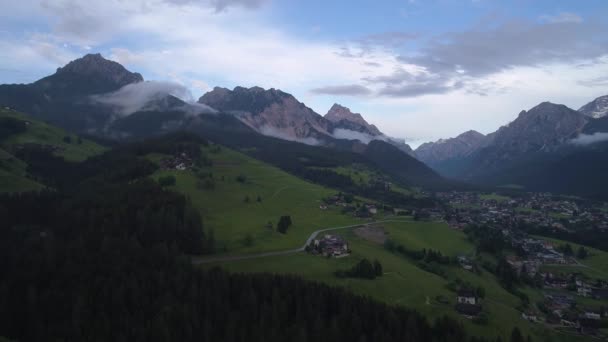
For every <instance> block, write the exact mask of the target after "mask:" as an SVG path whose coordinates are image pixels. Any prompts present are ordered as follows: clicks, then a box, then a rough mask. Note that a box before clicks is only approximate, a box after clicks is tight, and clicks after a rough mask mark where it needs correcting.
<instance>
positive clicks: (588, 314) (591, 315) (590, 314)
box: [582, 309, 602, 320]
mask: <svg viewBox="0 0 608 342" xmlns="http://www.w3.org/2000/svg"><path fill="white" fill-rule="evenodd" d="M582 316H583V317H584V318H588V319H597V320H599V319H601V318H602V315H601V314H600V313H599V312H597V311H595V310H593V309H585V312H583V315H582Z"/></svg>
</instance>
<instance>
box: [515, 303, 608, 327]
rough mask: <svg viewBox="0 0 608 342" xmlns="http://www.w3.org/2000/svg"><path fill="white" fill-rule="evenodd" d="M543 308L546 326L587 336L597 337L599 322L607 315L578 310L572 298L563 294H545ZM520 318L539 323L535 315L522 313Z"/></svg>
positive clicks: (591, 309) (593, 311)
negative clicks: (569, 329)
mask: <svg viewBox="0 0 608 342" xmlns="http://www.w3.org/2000/svg"><path fill="white" fill-rule="evenodd" d="M543 306H544V307H543V309H544V311H545V314H546V317H545V318H544V321H545V322H546V323H547V324H552V325H560V326H564V327H569V328H575V329H576V330H578V331H579V332H581V333H584V334H588V335H598V333H599V331H598V329H599V328H600V326H601V320H602V319H603V318H606V315H607V312H606V311H605V309H602V310H599V309H593V308H588V307H584V308H578V307H577V306H576V300H575V299H574V297H572V296H570V295H567V294H563V293H550V294H545V296H544V302H543ZM522 317H523V318H524V319H528V320H530V321H533V322H539V321H541V318H540V316H538V315H536V314H534V315H530V314H528V313H522Z"/></svg>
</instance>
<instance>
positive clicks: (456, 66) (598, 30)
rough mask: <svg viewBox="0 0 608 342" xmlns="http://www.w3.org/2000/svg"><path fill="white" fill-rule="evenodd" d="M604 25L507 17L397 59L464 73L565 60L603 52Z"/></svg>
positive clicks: (607, 48)
mask: <svg viewBox="0 0 608 342" xmlns="http://www.w3.org/2000/svg"><path fill="white" fill-rule="evenodd" d="M606 29H607V25H606V24H605V23H600V22H579V21H552V22H545V23H533V22H525V21H511V22H507V23H503V24H500V25H497V26H493V27H488V26H483V27H478V28H476V29H473V30H469V31H465V32H459V33H449V34H445V35H443V36H441V37H438V38H437V39H435V40H434V41H432V42H430V44H429V45H427V46H426V47H424V48H422V51H421V54H419V55H417V56H413V57H412V56H401V57H399V59H400V60H401V61H402V62H404V63H413V64H416V65H419V66H423V67H425V68H426V69H427V70H428V71H429V72H431V73H441V74H445V73H451V72H456V71H460V73H461V74H462V75H463V76H473V77H477V76H485V75H488V74H492V73H495V72H500V71H503V70H506V69H509V68H512V67H516V66H538V65H541V64H548V63H551V62H565V63H568V62H576V61H578V60H581V59H593V58H597V57H600V56H603V55H606V54H608V36H607V35H606V34H605V32H606Z"/></svg>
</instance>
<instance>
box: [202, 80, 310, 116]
mask: <svg viewBox="0 0 608 342" xmlns="http://www.w3.org/2000/svg"><path fill="white" fill-rule="evenodd" d="M284 101H292V102H297V100H296V99H295V98H294V97H293V96H292V95H290V94H287V93H285V92H282V91H281V90H278V89H274V88H271V89H268V90H266V89H264V88H261V87H251V88H246V87H240V86H237V87H235V88H234V89H233V90H230V89H227V88H221V87H215V88H213V90H212V91H210V92H207V93H205V94H204V95H203V96H201V97H200V98H199V100H198V102H199V103H203V104H206V105H208V106H211V107H213V108H215V109H217V110H221V111H225V112H247V113H251V114H254V115H256V114H259V113H261V112H262V111H264V110H265V109H266V108H268V107H270V106H272V105H273V104H281V103H283V102H284ZM298 103H299V102H298Z"/></svg>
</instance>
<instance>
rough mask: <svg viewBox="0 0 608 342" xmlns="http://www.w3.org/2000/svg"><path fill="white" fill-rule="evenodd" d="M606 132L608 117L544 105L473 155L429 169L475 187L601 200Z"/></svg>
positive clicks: (607, 165) (607, 170)
mask: <svg viewBox="0 0 608 342" xmlns="http://www.w3.org/2000/svg"><path fill="white" fill-rule="evenodd" d="M605 132H608V117H601V118H598V119H593V118H590V117H588V116H586V115H584V114H583V113H581V112H578V111H575V110H572V109H570V108H568V107H566V106H564V105H558V104H553V103H549V102H543V103H541V104H539V105H538V106H536V107H534V108H532V109H530V110H528V111H522V112H521V113H520V114H519V116H518V117H517V118H516V119H515V120H514V121H513V122H511V123H510V124H508V125H507V126H503V127H501V128H500V129H498V130H497V131H496V132H494V133H492V134H489V135H488V136H487V138H486V139H488V140H487V141H486V142H485V144H484V145H483V146H482V147H481V148H478V149H477V150H476V151H474V152H473V153H470V154H469V155H466V154H464V155H463V156H462V157H459V158H453V159H448V160H444V161H443V162H439V163H437V164H436V165H434V168H435V169H436V170H438V171H439V173H440V174H442V175H444V176H448V177H451V178H457V179H461V180H466V181H469V182H473V183H477V184H480V185H490V186H496V185H507V184H516V185H520V186H523V187H524V188H525V189H526V190H530V191H551V192H560V193H570V194H576V195H582V196H591V197H598V198H604V199H606V198H608V194H606V192H605V191H604V189H606V187H608V178H607V177H605V175H606V174H608V142H607V141H606V140H608V139H607V137H606V136H605V135H604V134H605ZM596 133H599V135H598V134H596ZM474 135H475V134H473V136H474ZM446 141H448V140H446ZM429 149H430V150H433V149H437V147H436V146H433V145H428V146H427V147H422V146H421V150H422V151H423V153H425V152H428V151H426V150H429ZM423 153H421V154H423ZM437 153H438V152H437ZM448 155H449V154H448ZM421 159H422V158H421Z"/></svg>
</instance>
